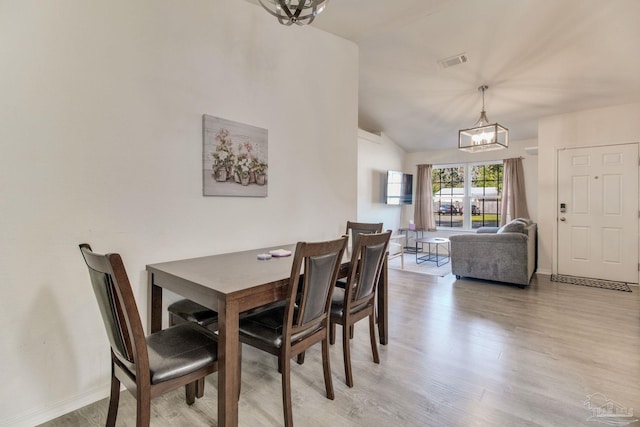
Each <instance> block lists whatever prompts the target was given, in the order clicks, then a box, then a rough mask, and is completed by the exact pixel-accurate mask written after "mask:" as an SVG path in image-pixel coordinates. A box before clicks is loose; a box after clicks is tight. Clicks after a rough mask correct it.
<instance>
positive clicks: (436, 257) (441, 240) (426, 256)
mask: <svg viewBox="0 0 640 427" xmlns="http://www.w3.org/2000/svg"><path fill="white" fill-rule="evenodd" d="M425 243H426V244H427V251H426V252H424V244H425ZM418 244H420V251H421V252H422V253H423V255H420V254H419V251H418ZM431 245H434V246H435V249H436V251H435V253H433V252H431ZM440 245H447V254H446V255H444V254H439V253H438V248H439V247H440ZM450 253H451V241H450V240H449V239H447V238H445V237H420V238H417V239H416V264H421V263H423V262H427V261H431V262H435V263H436V266H437V267H440V266H441V265H445V264H446V263H448V262H449V260H450V258H449V254H450ZM441 261H442V262H441Z"/></svg>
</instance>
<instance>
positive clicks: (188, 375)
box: [80, 243, 218, 427]
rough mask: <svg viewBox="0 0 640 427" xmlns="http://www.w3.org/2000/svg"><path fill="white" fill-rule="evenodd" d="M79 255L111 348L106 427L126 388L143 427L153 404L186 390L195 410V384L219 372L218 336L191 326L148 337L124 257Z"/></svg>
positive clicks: (85, 251)
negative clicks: (175, 391)
mask: <svg viewBox="0 0 640 427" xmlns="http://www.w3.org/2000/svg"><path fill="white" fill-rule="evenodd" d="M80 251H81V252H82V255H83V257H84V260H85V263H86V265H87V268H88V270H89V277H90V279H91V285H92V287H93V291H94V293H95V296H96V299H97V302H98V307H99V309H100V314H101V315H102V320H103V322H104V326H105V329H106V332H107V337H108V339H109V343H110V345H111V394H110V398H109V410H108V414H107V423H106V425H107V427H111V426H115V424H116V417H117V415H118V402H119V399H120V384H121V383H123V384H124V385H125V386H126V388H127V389H128V390H129V391H130V392H131V394H132V395H133V396H134V397H135V398H136V401H137V406H136V426H138V427H142V426H144V427H146V426H149V423H150V419H151V399H153V398H155V397H157V396H160V395H162V394H164V393H166V392H168V391H172V390H175V389H177V388H179V387H182V386H185V393H186V401H187V404H189V405H192V404H193V403H194V402H195V396H196V382H197V381H198V380H200V379H204V377H205V376H207V375H209V374H211V373H213V372H215V371H217V369H218V362H217V354H218V346H217V341H216V336H215V334H213V333H212V332H211V331H208V330H207V329H205V328H202V327H200V326H198V325H196V324H194V323H189V322H187V323H183V324H180V325H176V326H173V327H170V328H168V329H164V330H161V331H159V332H156V333H153V334H151V335H149V336H147V337H145V335H144V331H143V329H142V323H141V320H140V314H139V312H138V307H137V305H136V302H135V298H134V295H133V291H132V289H131V284H130V283H129V278H128V277H127V273H126V270H125V267H124V264H123V262H122V258H121V257H120V255H118V254H115V253H111V254H106V255H101V254H97V253H95V252H93V251H92V250H91V246H89V245H88V244H86V243H83V244H81V245H80Z"/></svg>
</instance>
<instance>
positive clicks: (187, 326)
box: [147, 323, 218, 384]
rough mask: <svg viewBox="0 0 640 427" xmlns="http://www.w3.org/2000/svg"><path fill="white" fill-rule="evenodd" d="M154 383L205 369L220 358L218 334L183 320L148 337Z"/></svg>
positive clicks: (152, 380)
mask: <svg viewBox="0 0 640 427" xmlns="http://www.w3.org/2000/svg"><path fill="white" fill-rule="evenodd" d="M147 348H148V352H149V368H150V371H151V384H158V383H161V382H163V381H168V380H171V379H173V378H177V377H181V376H183V375H186V374H189V373H191V372H193V371H196V370H198V369H201V368H203V367H205V366H207V365H209V364H212V363H214V362H215V361H216V360H218V344H217V341H216V336H215V334H214V333H212V332H210V331H209V330H207V329H205V328H202V327H200V326H198V325H197V324H195V323H182V324H180V325H176V326H172V327H170V328H168V329H163V330H161V331H159V332H156V333H154V334H151V335H149V336H148V337H147Z"/></svg>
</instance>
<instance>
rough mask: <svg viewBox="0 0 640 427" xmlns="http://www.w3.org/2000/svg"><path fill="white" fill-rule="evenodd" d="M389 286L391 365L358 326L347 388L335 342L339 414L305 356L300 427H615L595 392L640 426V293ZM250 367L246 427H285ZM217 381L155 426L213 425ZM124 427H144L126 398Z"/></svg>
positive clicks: (84, 421)
mask: <svg viewBox="0 0 640 427" xmlns="http://www.w3.org/2000/svg"><path fill="white" fill-rule="evenodd" d="M389 275H390V283H391V286H390V307H389V311H390V344H389V345H387V346H381V347H380V359H381V363H380V365H376V364H374V363H373V362H372V359H371V349H370V347H369V342H368V333H367V322H366V321H364V322H360V324H358V325H357V326H356V331H355V334H356V336H355V338H354V340H353V342H352V362H353V368H354V381H355V387H353V388H352V389H349V388H348V387H346V385H345V383H344V368H343V364H342V347H341V344H340V338H338V340H337V342H336V345H334V346H332V349H331V363H332V371H333V380H334V387H335V394H336V399H335V400H334V401H330V400H327V399H326V398H325V396H324V386H323V379H322V365H321V362H320V348H319V347H318V349H314V350H312V351H310V352H308V353H307V358H306V361H305V363H304V365H302V366H299V365H296V364H295V363H294V364H293V365H292V390H293V392H292V393H293V414H294V422H295V424H296V425H297V426H309V427H312V426H318V427H319V426H323V427H324V426H380V427H382V426H385V427H387V426H420V427H423V426H438V427H442V426H581V425H584V426H591V427H597V426H598V425H605V424H601V423H599V422H597V421H587V420H588V418H589V417H590V416H591V415H592V411H591V410H589V409H588V408H587V407H586V406H585V405H584V402H585V401H586V400H587V399H588V396H589V395H591V394H593V393H602V394H603V395H605V396H606V397H607V398H608V399H611V400H612V401H615V402H617V403H618V404H620V405H622V406H624V407H627V408H634V409H635V412H636V414H638V413H640V289H638V288H637V287H635V288H633V292H632V293H626V292H619V291H612V290H603V289H596V288H588V287H582V286H577V285H568V284H557V283H552V282H550V281H549V280H548V276H541V277H539V278H536V277H535V276H534V281H533V282H532V285H531V286H530V287H529V288H527V289H524V290H523V289H519V288H517V287H511V286H504V285H497V284H492V283H489V282H482V281H474V280H457V281H456V280H455V278H454V277H453V276H451V275H449V276H447V277H444V278H436V277H432V276H425V275H420V274H416V273H409V272H402V271H396V270H390V271H389ZM338 330H339V331H340V328H339V329H338ZM339 333H340V332H339ZM105 345H106V340H105ZM105 351H107V350H106V348H105ZM243 357H244V359H243V364H242V367H243V376H242V394H241V398H240V402H239V407H240V409H239V418H240V425H241V426H250V427H256V426H279V425H282V424H283V416H282V402H281V382H280V376H279V375H278V373H277V370H276V361H275V358H273V357H271V356H269V355H267V354H265V353H262V352H259V351H257V350H254V349H252V348H248V347H247V346H245V348H244V353H243ZM216 375H217V374H213V375H211V376H210V377H209V378H208V380H207V386H206V393H205V397H204V398H203V399H200V400H198V401H197V402H196V403H195V405H193V406H192V407H188V406H187V405H186V404H185V403H184V392H183V390H181V391H177V392H175V393H171V394H169V395H167V396H166V397H162V398H159V399H156V400H154V401H153V404H152V406H153V408H152V417H153V418H152V422H151V424H152V426H156V427H160V426H172V427H174V426H185V427H186V426H190V427H198V426H211V425H216V413H217V406H216V397H217V393H216V380H217V377H216ZM106 389H107V386H106V385H105V392H106ZM106 407H107V400H106V399H105V400H102V401H99V402H96V403H94V404H92V405H89V406H87V407H85V408H82V409H80V410H78V411H75V412H73V413H70V414H67V415H65V416H63V417H61V418H59V419H57V420H53V421H51V422H48V423H46V424H44V426H46V427H58V426H65V427H68V426H83V427H85V426H103V425H104V420H105V417H106ZM636 418H638V417H636ZM117 425H118V426H134V425H135V403H134V399H133V398H132V397H131V396H130V395H129V394H128V393H127V392H123V393H122V397H121V399H120V411H119V416H118V423H117ZM634 425H635V424H634ZM638 425H640V422H639V423H638Z"/></svg>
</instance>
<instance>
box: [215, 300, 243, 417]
mask: <svg viewBox="0 0 640 427" xmlns="http://www.w3.org/2000/svg"><path fill="white" fill-rule="evenodd" d="M238 318H239V307H238V303H237V302H236V301H231V302H228V301H224V300H222V301H219V302H218V334H219V336H218V426H220V427H223V426H224V427H236V426H237V425H238V390H239V386H240V384H239V378H240V375H239V373H240V369H241V366H240V363H239V358H238V350H239V344H240V341H239V333H238Z"/></svg>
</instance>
